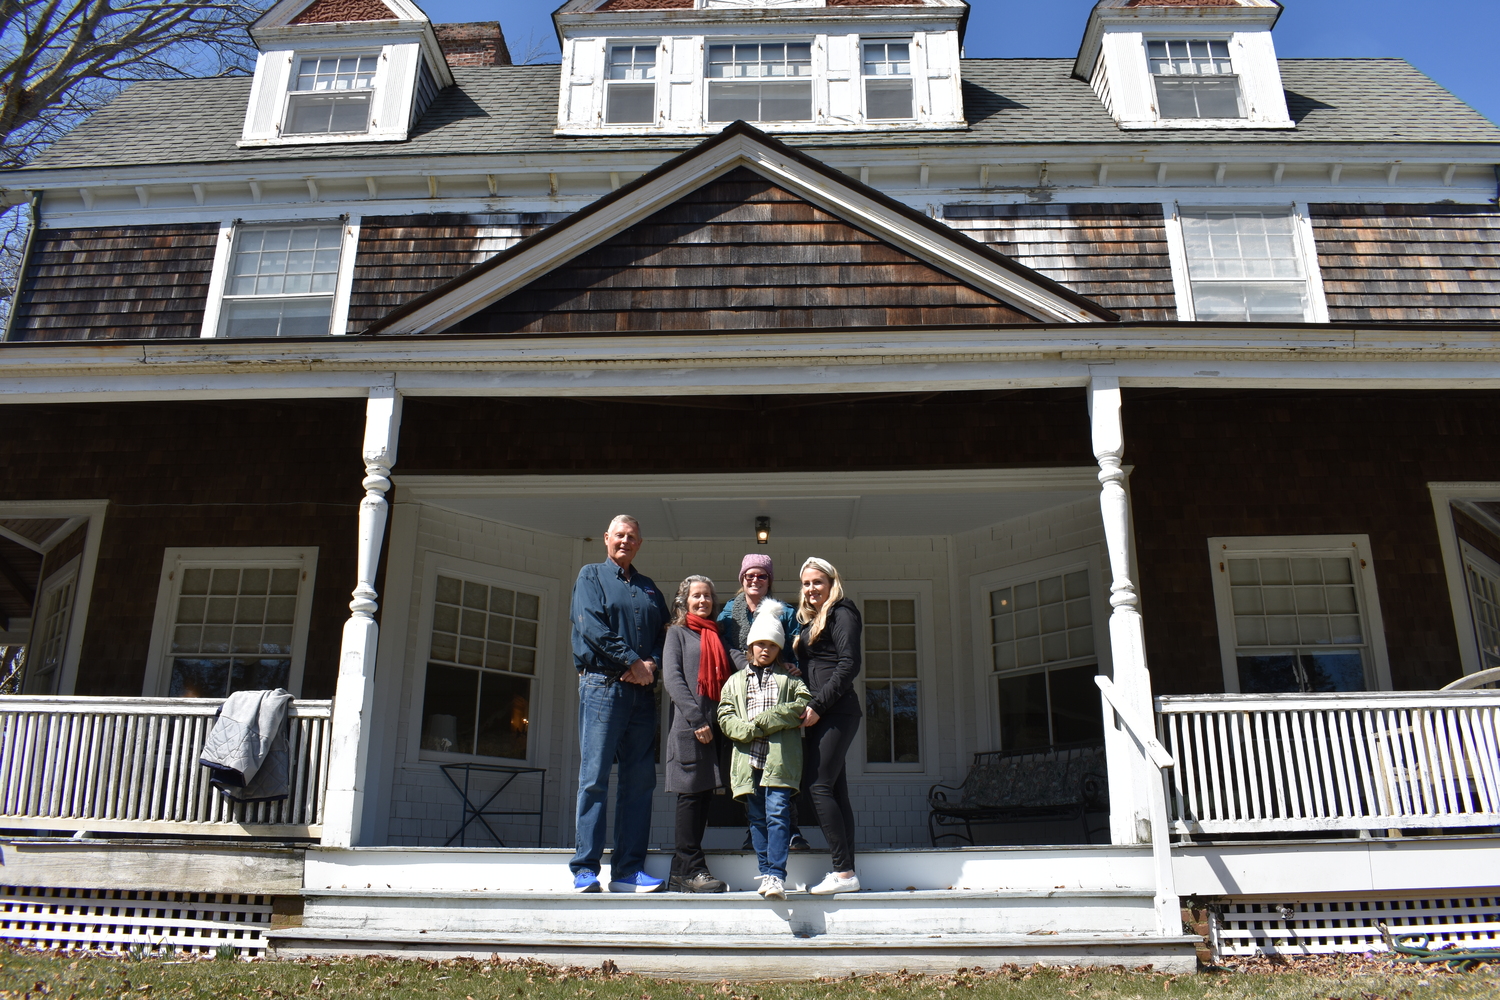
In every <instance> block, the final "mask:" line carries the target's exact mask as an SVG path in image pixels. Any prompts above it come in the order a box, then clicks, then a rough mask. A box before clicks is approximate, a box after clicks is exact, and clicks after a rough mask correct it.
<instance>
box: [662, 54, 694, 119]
mask: <svg viewBox="0 0 1500 1000" xmlns="http://www.w3.org/2000/svg"><path fill="white" fill-rule="evenodd" d="M662 41H663V44H664V45H665V46H666V53H665V59H664V60H663V62H664V63H665V65H666V69H667V72H666V74H665V76H666V78H667V83H666V86H667V95H666V100H667V105H666V114H667V121H668V123H669V124H671V125H674V126H677V127H678V128H692V127H694V126H696V125H698V124H699V122H700V121H702V117H703V97H702V92H701V91H700V89H699V87H700V84H699V80H700V78H701V77H702V75H703V39H702V38H701V37H693V36H684V37H677V38H666V39H663V40H662Z"/></svg>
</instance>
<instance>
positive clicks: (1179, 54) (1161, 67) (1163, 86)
mask: <svg viewBox="0 0 1500 1000" xmlns="http://www.w3.org/2000/svg"><path fill="white" fill-rule="evenodd" d="M1146 55H1147V58H1148V59H1149V61H1150V64H1151V78H1152V80H1153V81H1154V82H1155V84H1156V106H1157V110H1158V113H1159V114H1160V115H1161V117H1163V118H1220V119H1222V118H1243V117H1245V113H1244V110H1243V109H1242V108H1241V107H1240V81H1239V77H1238V76H1236V75H1235V72H1234V65H1233V63H1232V62H1231V60H1230V58H1229V43H1228V42H1225V41H1212V40H1199V39H1192V40H1183V41H1177V40H1171V41H1150V42H1147V43H1146Z"/></svg>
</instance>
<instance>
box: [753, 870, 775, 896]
mask: <svg viewBox="0 0 1500 1000" xmlns="http://www.w3.org/2000/svg"><path fill="white" fill-rule="evenodd" d="M768 878H771V876H770V875H757V876H755V881H757V882H759V883H760V885H758V886H756V887H755V894H756V895H757V896H764V895H765V894H766V879H768Z"/></svg>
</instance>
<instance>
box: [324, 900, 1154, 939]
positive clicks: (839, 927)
mask: <svg viewBox="0 0 1500 1000" xmlns="http://www.w3.org/2000/svg"><path fill="white" fill-rule="evenodd" d="M303 896H304V910H303V926H305V927H310V928H319V929H326V930H350V931H361V932H378V933H386V932H402V931H408V930H413V929H416V930H425V931H427V932H428V933H429V934H449V933H457V934H470V933H484V934H496V935H501V936H507V937H524V938H530V939H532V940H537V939H553V938H556V937H558V936H560V935H569V934H581V935H591V936H595V937H598V938H601V939H602V938H609V937H613V936H618V935H624V936H627V937H633V938H651V937H655V936H658V935H663V936H667V937H669V938H671V939H674V940H682V939H688V938H694V939H696V938H699V937H715V936H720V935H722V936H736V935H752V936H763V937H768V938H770V937H785V938H794V937H825V936H833V937H851V938H858V937H879V936H892V935H894V936H898V937H900V936H909V935H911V934H912V933H913V932H914V930H915V929H920V934H921V936H923V937H928V936H933V935H943V936H954V935H974V934H980V935H1006V934H1014V935H1051V934H1064V933H1112V934H1149V933H1151V932H1153V931H1154V930H1155V927H1156V921H1155V913H1154V910H1153V908H1152V897H1151V894H1150V893H1149V892H1147V891H1144V890H1108V891H1105V890H1077V889H1051V890H1003V891H994V890H989V891H953V890H947V891H932V890H929V891H917V892H860V893H848V894H843V895H839V896H813V895H809V894H807V893H805V892H793V893H790V894H789V895H788V898H787V899H786V900H778V901H772V900H765V899H762V898H760V896H758V895H756V894H755V893H753V892H730V893H718V894H706V893H699V894H694V893H665V892H662V893H642V894H633V893H609V892H604V893H578V892H566V893H557V892H521V893H504V892H481V891H472V892H450V891H445V892H431V891H428V892H423V893H417V892H408V891H401V890H390V889H305V890H303Z"/></svg>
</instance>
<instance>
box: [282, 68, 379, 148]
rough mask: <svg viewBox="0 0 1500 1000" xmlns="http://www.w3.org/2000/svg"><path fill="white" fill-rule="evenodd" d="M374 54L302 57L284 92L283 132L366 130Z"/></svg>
mask: <svg viewBox="0 0 1500 1000" xmlns="http://www.w3.org/2000/svg"><path fill="white" fill-rule="evenodd" d="M379 64H380V57H379V56H378V55H374V54H369V55H354V56H318V57H309V58H304V59H303V60H302V62H301V65H300V66H299V67H298V70H297V75H296V76H294V77H293V78H292V85H291V92H290V93H289V94H288V95H287V102H286V125H285V126H284V127H283V128H282V130H281V132H282V134H283V135H322V134H326V133H334V132H368V131H369V130H370V97H371V95H372V94H374V92H375V68H376V67H377V66H378V65H379Z"/></svg>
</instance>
